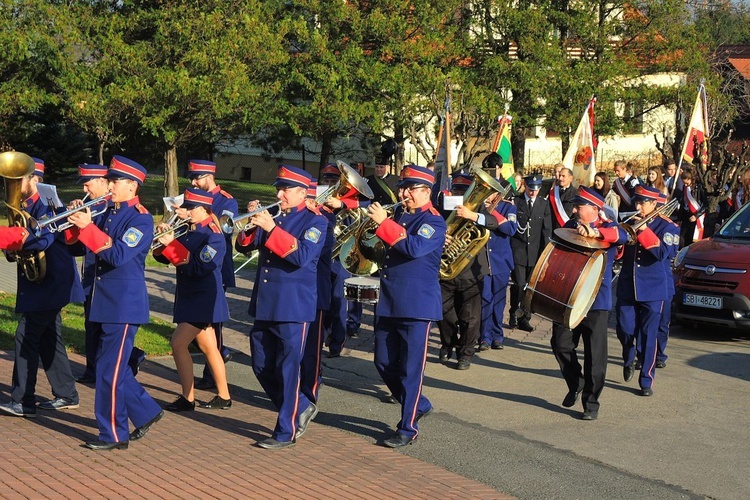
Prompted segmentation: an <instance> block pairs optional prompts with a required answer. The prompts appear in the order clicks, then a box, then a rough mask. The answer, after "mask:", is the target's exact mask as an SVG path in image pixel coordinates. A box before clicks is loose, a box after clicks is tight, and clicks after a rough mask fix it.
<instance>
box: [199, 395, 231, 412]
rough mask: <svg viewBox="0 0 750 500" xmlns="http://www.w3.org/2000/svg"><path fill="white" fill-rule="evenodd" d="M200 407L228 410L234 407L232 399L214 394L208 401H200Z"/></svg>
mask: <svg viewBox="0 0 750 500" xmlns="http://www.w3.org/2000/svg"><path fill="white" fill-rule="evenodd" d="M198 407H199V408H205V409H206V410H228V409H230V408H231V407H232V400H231V399H222V398H220V397H219V396H214V398H213V399H212V400H211V401H209V402H208V403H200V404H199V405H198Z"/></svg>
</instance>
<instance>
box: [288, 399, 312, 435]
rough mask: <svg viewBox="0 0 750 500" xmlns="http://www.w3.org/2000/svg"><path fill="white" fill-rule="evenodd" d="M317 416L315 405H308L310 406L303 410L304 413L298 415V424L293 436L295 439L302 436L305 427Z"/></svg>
mask: <svg viewBox="0 0 750 500" xmlns="http://www.w3.org/2000/svg"><path fill="white" fill-rule="evenodd" d="M317 414H318V407H317V406H315V403H310V406H308V407H307V408H305V411H303V412H302V413H300V414H299V424H298V425H297V433H296V434H295V435H294V437H295V439H296V438H298V437H302V434H304V433H305V431H306V430H307V426H308V425H310V422H312V419H314V418H315V415H317Z"/></svg>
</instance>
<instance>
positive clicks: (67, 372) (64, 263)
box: [0, 158, 83, 418]
mask: <svg viewBox="0 0 750 500" xmlns="http://www.w3.org/2000/svg"><path fill="white" fill-rule="evenodd" d="M34 163H35V168H34V172H33V173H31V174H30V175H28V176H26V177H24V178H23V179H22V180H21V196H22V197H23V201H22V203H21V209H22V210H24V211H26V212H27V213H28V214H29V215H31V217H33V218H34V219H36V220H40V219H42V218H44V217H47V216H52V208H51V207H50V206H48V205H47V204H46V203H44V201H42V200H41V199H40V197H39V191H38V190H37V184H38V183H39V182H40V181H41V180H42V177H43V176H44V162H43V161H42V160H39V159H36V158H34ZM0 248H1V249H3V250H5V251H6V252H19V251H23V252H44V253H45V255H46V262H47V272H46V274H45V276H44V278H43V279H42V280H41V281H38V282H35V281H30V280H29V277H28V276H27V274H26V273H25V272H24V268H23V267H22V266H21V260H20V259H19V258H18V257H16V258H17V259H18V263H19V266H18V280H17V287H18V292H17V294H16V313H20V315H21V317H20V318H19V320H18V326H17V327H16V334H15V342H16V349H15V351H14V353H13V355H14V358H15V359H14V363H13V379H12V386H11V401H10V402H8V403H3V404H0V411H2V412H3V413H6V414H9V415H13V416H15V417H26V418H29V417H36V410H37V406H36V397H35V395H34V390H35V388H36V377H37V371H38V369H39V361H40V359H41V362H42V366H43V367H44V372H45V374H46V375H47V380H49V383H50V386H51V387H52V395H53V396H54V397H55V398H54V399H53V400H52V401H46V402H43V403H40V404H39V408H40V409H42V410H65V409H73V408H78V391H77V390H76V384H75V379H74V378H73V372H72V371H71V369H70V362H69V361H68V354H67V352H66V351H65V342H64V341H63V338H62V319H61V316H60V311H61V309H62V308H63V307H65V305H67V304H68V303H69V302H78V303H80V302H83V290H82V289H81V281H80V279H79V277H78V271H77V270H76V264H75V260H74V259H73V256H72V255H70V253H69V252H68V249H67V248H66V247H65V242H64V240H63V237H62V235H61V234H54V233H50V232H49V230H47V229H45V230H43V231H42V232H41V234H40V235H39V236H36V235H35V234H34V232H33V231H30V230H29V229H26V228H24V227H0Z"/></svg>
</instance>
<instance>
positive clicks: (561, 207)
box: [549, 167, 578, 231]
mask: <svg viewBox="0 0 750 500" xmlns="http://www.w3.org/2000/svg"><path fill="white" fill-rule="evenodd" d="M577 193H578V190H577V189H576V188H575V187H573V171H572V170H571V169H569V168H566V167H562V168H561V169H560V171H559V173H558V174H557V180H555V185H554V186H553V187H552V189H551V190H550V192H549V207H550V214H551V219H550V220H551V222H552V231H554V230H555V229H557V228H558V227H563V226H564V225H565V223H566V222H568V221H569V220H570V218H571V216H572V215H573V200H574V199H575V197H576V194H577Z"/></svg>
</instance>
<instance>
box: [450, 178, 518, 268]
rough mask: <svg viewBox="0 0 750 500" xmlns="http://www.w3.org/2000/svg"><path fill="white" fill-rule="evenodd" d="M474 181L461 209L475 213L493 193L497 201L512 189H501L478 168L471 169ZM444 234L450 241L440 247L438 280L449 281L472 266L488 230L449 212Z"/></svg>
mask: <svg viewBox="0 0 750 500" xmlns="http://www.w3.org/2000/svg"><path fill="white" fill-rule="evenodd" d="M472 174H473V175H474V180H473V181H472V183H471V185H470V186H469V188H468V189H467V190H466V193H464V201H463V206H465V207H466V208H468V209H469V210H472V211H474V212H477V211H479V209H480V208H481V206H482V205H483V204H484V202H485V200H487V199H488V198H489V197H490V196H491V195H492V194H494V193H499V197H498V200H502V199H504V198H505V195H506V194H508V191H509V190H510V188H511V186H510V185H508V186H507V187H503V186H502V185H501V184H500V183H499V182H498V181H497V180H495V179H494V178H493V177H492V176H491V175H490V174H488V173H486V172H484V171H483V170H480V169H478V168H474V169H472ZM445 223H446V226H447V230H446V234H447V235H449V236H451V238H452V239H451V242H450V244H449V245H446V246H445V247H444V248H443V255H442V257H441V258H440V279H441V280H450V279H453V278H455V277H456V276H458V275H459V274H460V273H461V271H463V269H464V268H465V267H466V266H467V265H469V263H471V261H472V260H474V258H475V257H476V256H477V254H478V253H479V251H480V250H481V249H482V248H483V247H484V245H485V244H487V241H488V240H489V239H490V232H489V230H487V228H484V227H480V226H478V225H477V224H475V223H474V222H472V221H469V220H466V219H463V218H461V217H458V216H457V215H456V212H451V214H450V215H449V216H448V220H446V222H445Z"/></svg>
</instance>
